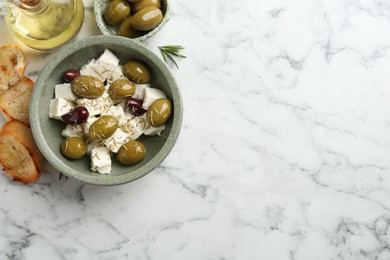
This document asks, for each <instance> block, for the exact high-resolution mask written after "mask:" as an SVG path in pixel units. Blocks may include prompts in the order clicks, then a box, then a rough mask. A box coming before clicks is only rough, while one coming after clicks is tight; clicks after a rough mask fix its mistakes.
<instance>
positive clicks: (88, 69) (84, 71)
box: [80, 59, 105, 81]
mask: <svg viewBox="0 0 390 260" xmlns="http://www.w3.org/2000/svg"><path fill="white" fill-rule="evenodd" d="M95 63H96V60H95V59H92V60H91V61H90V62H89V63H88V64H86V65H84V66H83V67H81V69H80V75H82V76H94V77H97V78H98V79H100V80H101V81H104V80H105V79H104V78H103V77H102V76H100V74H99V73H97V72H96V71H95V70H94V69H93V66H94V65H95Z"/></svg>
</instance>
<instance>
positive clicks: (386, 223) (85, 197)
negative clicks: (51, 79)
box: [0, 0, 390, 260]
mask: <svg viewBox="0 0 390 260" xmlns="http://www.w3.org/2000/svg"><path fill="white" fill-rule="evenodd" d="M89 1H91V0H89ZM171 4H172V9H173V16H172V18H171V20H170V21H169V22H168V24H167V25H166V26H165V27H164V29H163V30H162V31H161V32H160V33H158V34H157V35H156V36H155V37H154V38H153V39H151V40H148V41H147V42H145V44H146V45H147V46H148V47H149V48H150V49H151V50H153V51H155V52H156V53H158V50H157V46H158V45H165V44H181V45H184V46H185V47H186V50H185V54H186V55H187V56H188V58H187V59H185V60H182V61H179V66H180V69H179V70H176V69H175V68H174V67H172V70H173V72H174V74H175V75H176V77H177V81H178V83H179V85H180V87H181V90H182V95H183V99H184V122H183V128H182V132H181V134H180V138H179V140H178V142H177V144H176V146H175V147H174V149H173V151H172V153H171V154H170V155H169V156H168V158H167V159H166V160H165V161H164V162H163V164H162V165H161V166H160V167H158V168H157V169H156V170H154V171H153V172H151V173H150V174H149V175H147V176H146V177H144V178H142V179H140V180H138V181H136V182H133V183H130V184H126V185H121V186H116V187H95V186H90V185H85V184H82V183H80V182H78V181H76V180H72V179H68V180H65V179H61V180H59V179H58V177H59V174H58V172H56V170H54V169H53V168H52V167H51V166H50V165H46V167H45V172H44V173H43V175H42V176H41V178H40V179H39V181H38V182H36V183H35V184H32V185H28V186H26V185H21V184H18V183H14V182H12V181H10V180H9V178H8V177H7V176H5V175H4V174H1V175H0V223H1V225H0V259H8V258H10V259H50V260H56V259H83V260H85V259H170V260H174V259H177V260H182V259H186V260H191V259H201V260H203V259H204V260H206V259H207V260H208V259H210V260H222V259H224V260H233V259H243V260H246V259H251V260H252V259H262V260H263V259H267V260H268V259H271V260H285V259H286V260H287V259H289V260H297V259H304V260H313V259H314V260H322V259H323V260H328V259H335V260H336V259H337V260H341V259H351V260H356V259H377V260H385V259H386V260H387V259H390V4H389V1H387V0H376V1H368V0H367V1H365V0H347V1H336V0H317V1H315V0H294V1H291V0H277V1H269V0H246V1H244V0H213V1H210V0H199V1H193V0H182V1H179V0H171ZM0 28H1V33H0V45H3V44H5V43H7V42H13V41H14V40H13V39H12V38H11V37H10V36H9V34H8V32H7V31H6V30H5V25H4V21H3V19H1V20H0ZM96 34H99V31H98V29H97V27H96V25H95V22H94V17H93V13H92V3H91V2H86V17H85V22H84V25H83V27H82V30H81V32H80V33H79V34H78V36H77V37H76V39H80V38H83V37H86V36H89V35H96ZM24 50H25V52H26V54H27V59H28V64H27V71H26V72H27V74H28V75H29V76H30V77H32V78H33V79H36V77H37V76H38V74H39V71H40V70H41V69H42V67H43V66H44V65H45V63H46V62H47V61H48V59H49V58H50V57H51V56H52V55H53V53H42V52H37V51H33V50H30V49H28V48H24ZM2 120H3V121H4V119H2ZM3 121H2V122H3Z"/></svg>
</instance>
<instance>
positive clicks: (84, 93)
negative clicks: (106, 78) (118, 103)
mask: <svg viewBox="0 0 390 260" xmlns="http://www.w3.org/2000/svg"><path fill="white" fill-rule="evenodd" d="M71 86H72V90H73V92H74V93H76V94H77V95H78V96H80V97H85V98H97V97H100V96H101V95H102V94H103V92H104V84H103V82H102V81H101V80H100V79H98V78H96V77H93V76H79V77H77V78H75V79H74V80H72V82H71Z"/></svg>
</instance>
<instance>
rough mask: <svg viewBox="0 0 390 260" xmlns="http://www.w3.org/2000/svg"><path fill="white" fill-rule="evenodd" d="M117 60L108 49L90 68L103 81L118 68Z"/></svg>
mask: <svg viewBox="0 0 390 260" xmlns="http://www.w3.org/2000/svg"><path fill="white" fill-rule="evenodd" d="M118 65H119V59H118V58H117V57H116V56H115V55H114V54H113V53H112V52H111V51H110V50H108V49H105V50H104V52H103V54H102V55H100V57H99V58H98V59H97V60H96V62H95V63H94V64H93V65H92V68H93V69H94V70H95V71H96V72H97V73H98V74H99V75H100V76H101V77H102V78H104V79H107V78H109V77H110V75H111V73H112V72H113V71H114V70H115V69H116V67H118Z"/></svg>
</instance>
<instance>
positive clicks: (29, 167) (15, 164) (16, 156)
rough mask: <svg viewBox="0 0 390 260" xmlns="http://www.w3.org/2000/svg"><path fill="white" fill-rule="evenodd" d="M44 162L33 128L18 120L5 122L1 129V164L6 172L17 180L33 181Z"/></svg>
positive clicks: (38, 174) (39, 172) (37, 176)
mask: <svg viewBox="0 0 390 260" xmlns="http://www.w3.org/2000/svg"><path fill="white" fill-rule="evenodd" d="M44 163H45V158H44V157H43V155H42V154H41V152H40V151H39V149H38V147H37V145H36V143H35V141H34V138H33V135H32V132H31V129H30V128H29V127H28V126H26V125H25V124H23V123H22V122H21V121H18V120H11V121H8V122H7V123H5V125H4V126H3V127H2V129H1V130H0V164H2V165H3V170H4V172H6V173H7V174H8V175H10V176H11V177H12V178H13V180H15V181H18V182H22V183H31V182H34V181H35V180H36V179H38V178H39V176H40V174H41V172H42V170H43V166H44Z"/></svg>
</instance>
